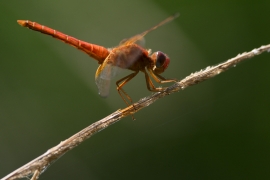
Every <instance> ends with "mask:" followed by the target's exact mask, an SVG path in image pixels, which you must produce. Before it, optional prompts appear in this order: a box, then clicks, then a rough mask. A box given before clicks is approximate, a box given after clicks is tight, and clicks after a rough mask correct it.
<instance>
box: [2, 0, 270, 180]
mask: <svg viewBox="0 0 270 180" xmlns="http://www.w3.org/2000/svg"><path fill="white" fill-rule="evenodd" d="M269 9H270V2H269V1H265V0H258V1H232V0H229V1H199V2H198V1H192V0H191V1H175V0H174V1H161V0H152V1H142V0H141V1H138V0H136V1H135V0H134V1H123V0H115V1H104V0H100V1H94V0H79V1H64V0H59V1H44V0H43V1H7V0H2V1H1V2H0V20H1V21H0V23H1V25H0V32H1V35H0V40H1V42H0V123H1V124H0V177H4V176H5V175H7V174H8V173H10V172H11V171H13V170H15V169H17V168H18V167H20V166H22V165H24V164H25V163H27V162H29V161H30V160H32V159H34V158H35V157H37V156H39V155H40V154H42V153H44V152H46V150H47V149H49V148H51V147H53V146H54V145H57V144H58V143H59V142H60V141H61V140H64V139H66V138H68V137H69V136H71V135H73V134H74V133H76V132H77V131H79V130H81V129H82V128H84V127H86V126H88V125H90V124H91V123H93V122H95V121H97V120H99V119H101V118H103V117H105V116H107V115H108V114H110V113H112V112H114V111H115V110H117V109H119V108H124V107H125V104H124V103H123V101H122V100H121V99H120V97H119V96H118V94H117V92H116V90H115V86H113V87H112V88H111V94H110V96H109V98H107V99H102V98H101V97H99V96H98V93H97V88H96V86H95V82H94V73H95V70H96V68H97V63H96V62H95V61H94V60H92V59H91V58H89V57H88V56H87V55H85V54H84V53H81V52H80V51H78V50H76V49H74V48H72V47H70V46H68V45H66V44H63V43H62V42H60V41H56V40H55V39H53V38H51V37H47V36H45V35H42V34H40V33H37V32H34V31H30V30H27V29H26V28H22V27H20V26H19V25H18V24H17V23H16V20H17V19H29V20H32V21H36V22H39V23H41V24H44V25H47V26H50V27H52V28H55V29H57V30H60V31H62V32H65V33H67V34H69V35H72V36H75V37H77V38H80V39H82V40H85V41H89V42H93V43H96V44H100V45H104V46H106V47H113V46H115V45H117V44H118V42H119V41H120V40H122V39H124V38H127V37H130V36H132V35H135V34H137V33H140V32H142V31H144V30H146V29H148V28H150V27H151V26H153V25H155V24H156V23H158V22H159V21H161V20H163V19H164V18H166V17H168V16H169V15H171V14H172V13H174V12H180V14H181V16H180V17H179V18H178V19H176V20H175V21H173V22H172V23H170V24H167V25H166V26H163V27H161V28H159V29H158V30H156V31H154V32H152V33H150V34H149V35H147V36H146V40H147V43H146V47H148V48H152V49H153V51H155V50H162V51H164V52H165V53H167V54H168V55H169V56H170V57H171V64H170V67H169V68H168V70H167V71H166V72H165V73H164V76H165V77H174V78H178V79H181V78H184V77H185V76H187V75H189V74H190V73H191V72H194V71H197V70H200V69H202V68H205V67H207V66H208V65H214V64H217V63H219V62H222V61H224V60H227V59H229V58H231V57H234V56H236V55H237V54H238V53H242V52H244V51H249V50H252V49H253V48H256V47H259V46H261V45H265V44H269V43H270V38H269V37H270V19H269ZM269 69H270V54H267V53H265V54H262V55H260V56H258V57H255V58H253V59H250V60H248V61H247V62H245V63H242V64H240V65H238V66H237V67H236V68H233V69H231V70H229V71H228V72H226V73H224V74H221V75H220V76H217V77H215V78H213V79H211V80H208V81H206V82H204V83H202V84H199V85H196V86H193V87H191V88H188V89H186V90H184V91H182V92H179V93H175V94H173V95H170V96H168V97H166V98H164V99H161V100H159V101H157V102H156V103H155V104H153V105H151V106H149V107H148V108H146V109H144V110H142V111H140V112H138V113H137V114H135V117H136V119H137V120H135V121H132V119H131V117H127V118H125V119H123V120H122V121H120V122H118V123H116V124H114V125H113V126H111V127H109V128H108V129H105V130H104V131H102V132H100V133H98V134H97V135H95V136H93V137H92V138H90V139H89V140H87V141H86V142H84V143H83V144H82V145H80V146H79V147H77V148H75V149H74V150H72V151H71V152H69V153H67V154H66V155H65V156H63V157H62V158H61V159H60V160H58V161H57V162H56V163H54V165H53V166H51V167H50V168H49V169H48V170H47V171H46V172H45V173H44V174H43V175H42V176H41V179H99V180H103V179H104V180H105V179H182V180H184V179H224V180H225V179H226V180H227V179H269V178H270V171H269V169H270V155H269V154H270V118H269V115H270V103H269V101H270V93H269V91H270V75H269ZM120 77H122V75H119V76H118V79H119V78H120ZM116 79H117V78H116ZM116 79H115V80H116ZM125 90H126V91H127V92H128V93H129V94H130V96H131V97H133V99H134V100H135V101H137V100H138V99H140V98H142V97H144V96H147V95H149V94H150V92H148V91H147V90H146V86H145V81H144V77H143V76H142V75H139V76H138V77H136V78H135V79H134V80H132V81H131V82H130V83H128V85H127V86H126V87H125Z"/></svg>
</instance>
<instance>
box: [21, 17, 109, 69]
mask: <svg viewBox="0 0 270 180" xmlns="http://www.w3.org/2000/svg"><path fill="white" fill-rule="evenodd" d="M17 22H18V23H19V24H20V25H21V26H23V27H27V28H29V29H32V30H34V31H38V32H41V33H43V34H47V35H50V36H52V37H54V38H56V39H59V40H61V41H63V42H65V43H67V44H69V45H71V46H73V47H75V48H77V49H79V50H81V51H83V52H85V53H87V54H88V55H89V56H91V57H93V58H94V59H96V60H97V61H98V62H99V64H101V63H102V62H103V61H104V60H105V59H106V57H107V56H108V55H109V53H110V52H109V50H108V49H107V48H105V47H103V46H99V45H96V44H91V43H88V42H85V41H82V40H79V39H77V38H74V37H72V36H69V35H66V34H64V33H61V32H59V31H57V30H54V29H51V28H49V27H47V26H44V25H41V24H38V23H36V22H32V21H28V20H18V21H17Z"/></svg>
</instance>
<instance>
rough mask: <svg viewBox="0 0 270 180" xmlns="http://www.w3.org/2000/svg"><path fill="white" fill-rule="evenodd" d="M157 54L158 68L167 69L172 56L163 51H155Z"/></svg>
mask: <svg viewBox="0 0 270 180" xmlns="http://www.w3.org/2000/svg"><path fill="white" fill-rule="evenodd" d="M155 56H156V68H161V69H163V70H165V69H166V68H167V67H168V66H169V63H170V58H169V57H168V56H167V55H166V54H164V53H163V52H161V51H158V52H156V53H155Z"/></svg>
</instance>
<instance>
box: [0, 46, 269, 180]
mask: <svg viewBox="0 0 270 180" xmlns="http://www.w3.org/2000/svg"><path fill="white" fill-rule="evenodd" d="M264 51H268V52H269V51H270V44H269V45H266V46H261V47H260V48H257V49H253V50H252V51H250V52H247V53H246V52H245V53H242V54H239V55H237V56H236V57H234V58H232V59H229V60H228V61H226V62H223V63H220V64H218V65H216V66H211V67H207V68H206V69H204V70H200V71H198V72H195V73H192V74H191V75H189V76H187V77H186V78H184V79H183V80H181V81H178V82H177V83H175V84H174V85H172V86H170V87H168V88H167V89H166V90H164V91H162V92H158V93H154V94H152V95H151V96H148V97H145V98H143V99H141V100H140V101H138V102H137V103H134V104H132V105H130V106H128V107H127V108H125V109H122V110H121V109H120V110H117V111H116V112H114V113H112V114H111V115H109V116H107V117H105V118H103V119H101V120H99V121H97V122H95V123H93V124H91V125H90V126H88V127H86V128H85V129H83V130H81V131H80V132H78V133H77V134H75V135H73V136H72V137H70V138H68V139H66V140H65V141H62V142H61V143H60V144H58V145H57V146H55V147H53V148H51V149H49V150H48V151H47V152H46V153H44V154H42V155H41V156H39V157H37V158H36V159H34V160H32V161H31V162H29V163H27V164H26V165H24V166H22V167H20V168H19V169H17V170H15V171H13V172H12V173H10V174H9V175H7V176H6V177H4V178H2V180H11V179H18V178H24V177H30V176H32V175H33V179H37V178H38V176H39V174H41V173H42V172H44V171H45V170H46V168H47V167H48V166H49V165H50V164H52V163H53V162H54V161H56V160H57V159H59V158H60V157H61V156H63V155H64V154H65V153H66V152H68V151H69V150H71V149H73V148H74V147H76V146H78V145H79V144H81V143H82V142H83V141H85V140H86V139H88V138H89V137H91V136H92V135H93V134H95V133H97V132H99V131H101V130H103V129H105V128H106V127H108V126H110V125H112V124H113V123H115V122H117V121H119V120H120V119H121V118H123V117H126V116H128V115H132V114H134V113H136V112H137V111H139V110H141V109H142V108H145V107H146V106H148V105H150V104H152V103H153V102H155V101H156V100H158V99H159V98H162V97H164V96H166V95H169V94H171V93H173V92H176V91H179V90H183V89H185V88H187V87H189V86H192V85H194V84H198V83H200V82H202V81H205V80H207V79H209V78H212V77H214V76H216V75H218V74H220V73H221V72H223V71H225V70H227V69H229V68H230V67H233V66H235V65H236V64H238V63H240V62H242V61H243V60H245V59H248V58H251V57H253V56H255V55H259V54H261V53H262V52H264Z"/></svg>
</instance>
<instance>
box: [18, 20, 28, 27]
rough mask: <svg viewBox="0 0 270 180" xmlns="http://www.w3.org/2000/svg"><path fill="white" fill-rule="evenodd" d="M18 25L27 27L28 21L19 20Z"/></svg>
mask: <svg viewBox="0 0 270 180" xmlns="http://www.w3.org/2000/svg"><path fill="white" fill-rule="evenodd" d="M17 23H18V24H19V25H21V26H26V21H25V20H17Z"/></svg>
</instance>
